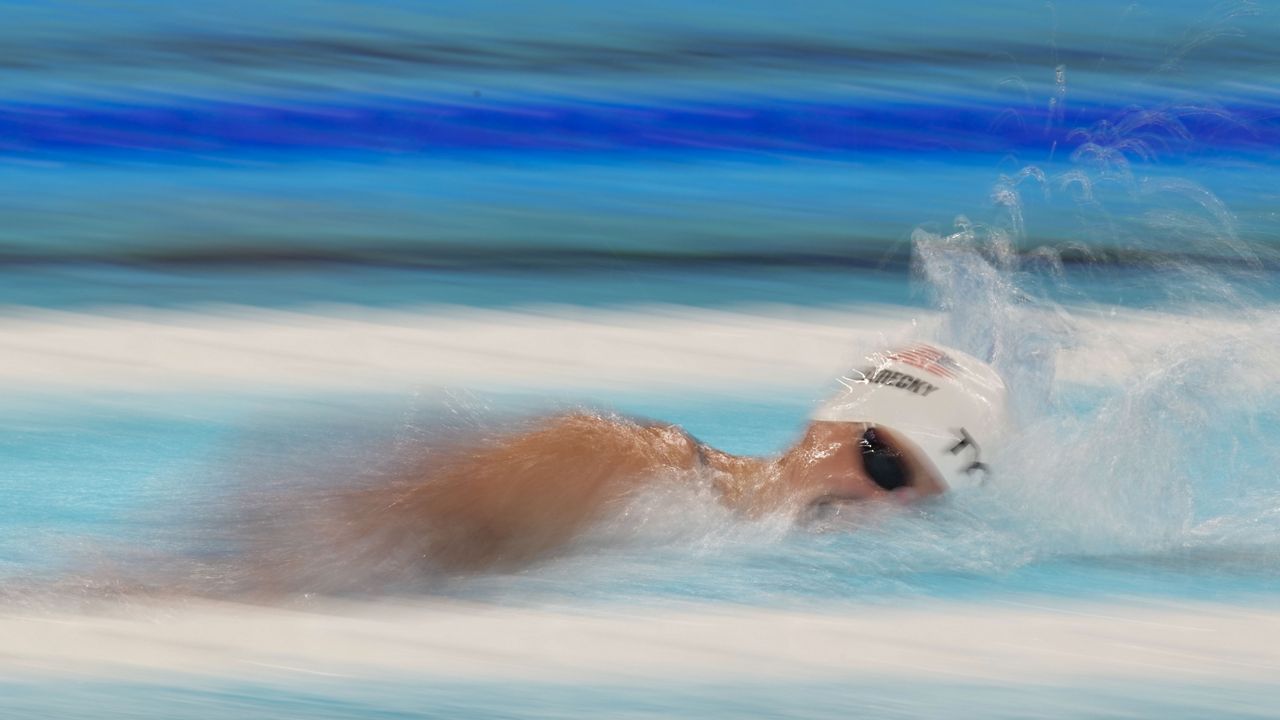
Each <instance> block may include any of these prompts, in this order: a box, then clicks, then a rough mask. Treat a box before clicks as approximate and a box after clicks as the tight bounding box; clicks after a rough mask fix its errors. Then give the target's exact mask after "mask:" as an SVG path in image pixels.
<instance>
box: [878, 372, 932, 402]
mask: <svg viewBox="0 0 1280 720" xmlns="http://www.w3.org/2000/svg"><path fill="white" fill-rule="evenodd" d="M862 377H863V378H865V379H866V381H867V382H871V383H875V384H877V385H888V386H889V387H896V388H902V389H903V390H907V391H909V392H912V393H915V394H916V395H919V396H921V397H928V396H929V393H931V392H933V391H934V390H937V389H938V386H937V385H934V384H933V383H930V382H926V381H924V380H921V379H920V378H918V377H915V376H914V375H908V374H906V373H904V372H898V371H897V370H874V369H873V368H867V369H866V370H864V371H863V372H862Z"/></svg>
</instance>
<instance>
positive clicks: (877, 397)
mask: <svg viewBox="0 0 1280 720" xmlns="http://www.w3.org/2000/svg"><path fill="white" fill-rule="evenodd" d="M839 384H840V387H839V389H838V391H837V392H836V393H835V395H834V396H833V397H831V398H830V399H829V400H828V401H827V402H825V403H823V404H822V405H820V406H819V407H818V409H817V410H816V411H815V412H814V413H813V414H812V416H811V421H810V422H809V424H808V426H807V427H806V428H805V430H804V433H803V434H802V436H801V437H800V439H799V441H797V442H796V443H795V444H794V445H793V446H792V447H791V448H790V449H788V450H787V451H786V452H784V453H783V454H782V455H781V456H778V457H774V458H757V457H741V456H735V455H731V454H729V453H726V452H722V451H720V450H717V449H715V448H712V447H709V446H707V445H704V444H703V443H700V442H699V441H697V440H696V439H695V438H693V437H692V436H690V435H689V434H688V433H687V432H685V431H684V430H682V429H681V428H679V427H676V426H674V425H665V424H657V423H649V422H640V421H635V420H630V419H625V418H620V417H609V416H601V415H593V414H586V413H577V414H570V415H564V416H559V417H554V418H551V419H546V420H543V421H541V422H540V423H539V424H538V425H536V426H534V427H532V428H530V429H527V430H524V431H521V432H516V433H512V434H509V435H506V436H504V437H499V438H496V439H491V440H487V441H484V442H478V443H474V444H469V445H464V446H460V447H455V448H452V449H451V450H448V451H447V452H445V453H444V456H443V457H441V456H440V455H433V456H432V457H431V458H429V460H430V462H429V463H428V462H427V461H426V460H425V459H424V461H423V463H422V464H421V465H420V466H419V467H416V468H414V469H411V470H410V471H409V472H408V476H407V477H406V478H403V479H402V482H401V483H400V484H398V485H397V487H396V489H395V490H394V491H391V492H388V491H387V490H386V489H385V488H384V489H383V490H382V491H375V492H374V493H373V495H372V496H367V497H366V498H365V500H366V501H365V502H362V503H358V504H356V505H353V506H352V508H351V513H349V514H347V516H346V517H345V522H346V525H347V527H348V528H349V529H355V530H357V531H358V532H361V534H362V535H367V536H368V537H377V538H379V540H378V543H379V544H384V545H385V547H382V548H381V550H382V551H385V552H386V553H392V552H396V553H403V552H406V550H407V551H408V552H411V553H413V555H414V556H416V557H421V558H424V559H425V560H426V561H427V562H430V563H432V564H434V565H435V566H437V567H440V568H443V569H445V570H449V571H472V570H504V569H514V568H518V567H521V566H524V565H527V564H528V563H530V562H532V561H536V560H538V559H540V558H544V557H547V556H549V555H551V554H553V553H554V552H555V551H556V550H557V549H559V548H562V547H563V546H564V545H565V544H566V543H567V542H568V541H570V540H571V539H573V538H574V537H575V536H577V535H578V534H579V533H581V532H582V531H583V530H585V529H586V528H587V527H589V526H590V525H591V524H592V523H593V522H596V521H598V520H600V519H601V518H603V517H606V516H608V514H609V513H611V512H613V511H616V510H617V509H618V508H620V507H621V506H622V505H623V504H624V503H625V502H626V501H627V500H628V498H630V497H631V496H633V494H634V493H635V492H636V491H638V490H640V489H642V488H645V487H650V486H652V485H654V484H655V483H660V482H704V483H707V484H709V486H710V487H712V488H714V491H715V495H716V496H717V497H718V499H719V501H720V502H722V503H723V504H724V505H726V506H728V507H730V508H732V509H733V510H735V511H737V512H739V513H741V514H742V515H744V516H748V517H759V516H762V515H765V514H768V513H776V512H785V513H791V514H794V515H795V516H797V517H801V516H803V515H804V514H805V513H807V512H812V511H814V510H815V509H821V508H826V507H831V506H833V505H854V506H856V505H858V504H862V503H877V502H880V503H883V502H889V503H908V502H912V501H916V500H919V499H922V498H926V497H930V496H935V495H939V494H941V493H943V492H945V491H947V490H948V489H952V488H956V487H960V486H962V485H972V484H975V483H978V482H981V480H982V479H983V478H984V476H985V475H986V473H987V472H988V471H989V470H988V468H987V465H986V463H985V460H986V459H987V455H988V454H989V451H990V450H991V449H992V447H993V446H994V444H995V441H996V438H997V437H998V434H999V432H1000V429H1001V426H1002V424H1003V422H1004V418H1005V387H1004V383H1003V382H1002V381H1001V379H1000V377H999V376H998V375H997V374H996V372H995V371H994V370H993V369H992V368H991V367H990V366H988V365H986V364H985V363H983V362H981V361H979V360H977V359H975V358H972V357H970V356H968V355H965V354H963V353H960V352H957V351H955V350H950V349H945V348H942V347H939V346H935V345H928V344H915V345H911V346H908V347H905V348H903V349H899V350H892V351H885V352H878V353H873V354H871V355H869V356H867V358H866V359H865V362H863V363H860V364H859V365H858V366H857V367H856V368H855V369H854V370H852V371H851V372H850V373H849V374H848V375H846V376H844V377H841V378H839ZM389 528H391V530H389ZM406 544H407V545H408V547H407V548H406Z"/></svg>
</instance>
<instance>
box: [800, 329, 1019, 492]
mask: <svg viewBox="0 0 1280 720" xmlns="http://www.w3.org/2000/svg"><path fill="white" fill-rule="evenodd" d="M839 382H840V384H841V385H842V386H843V388H842V389H841V390H840V391H839V392H838V393H836V395H835V396H834V397H832V398H831V399H829V400H828V401H827V402H825V403H823V404H822V405H821V406H819V408H818V409H817V410H816V411H815V412H814V413H813V416H812V418H813V419H814V420H825V421H830V422H865V423H870V424H873V425H879V426H883V427H886V428H888V429H890V430H893V431H895V432H896V433H897V434H898V435H900V436H903V437H905V438H906V439H907V440H909V441H910V442H912V443H914V444H915V445H916V447H917V448H919V449H920V451H921V452H922V453H923V454H924V455H925V457H926V458H927V459H928V461H929V462H931V463H932V464H933V466H934V468H935V469H936V470H937V471H938V476H939V477H940V478H941V479H942V480H943V481H945V482H946V483H947V485H948V486H949V487H951V488H959V487H968V486H973V485H977V484H979V483H980V482H981V481H982V480H983V479H984V477H985V475H986V473H987V472H988V471H987V467H986V465H985V464H984V463H983V460H984V458H985V457H986V456H985V455H984V453H989V452H990V450H991V449H992V448H993V447H994V446H995V444H996V442H998V440H999V439H1000V436H1001V434H1002V433H1003V431H1004V424H1005V418H1006V414H1007V413H1006V407H1005V396H1006V394H1007V392H1006V390H1005V386H1004V381H1003V380H1001V379H1000V376H999V375H997V374H996V371H995V370H994V369H992V367H991V366H990V365H987V364H986V363H984V362H982V361H981V360H978V359H977V358H974V357H970V356H969V355H966V354H964V353H962V352H958V351H956V350H951V349H948V348H943V347H940V346H937V345H928V344H924V343H917V344H915V345H910V346H908V347H905V348H903V349H900V350H889V351H883V352H877V353H872V354H870V355H868V356H867V358H866V364H865V365H863V366H861V367H859V368H856V369H854V370H853V371H851V372H850V373H849V375H848V376H846V377H841V378H840V379H839Z"/></svg>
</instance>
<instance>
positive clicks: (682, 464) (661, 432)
mask: <svg viewBox="0 0 1280 720" xmlns="http://www.w3.org/2000/svg"><path fill="white" fill-rule="evenodd" d="M544 429H545V431H546V432H549V433H551V434H552V435H555V436H558V437H557V440H556V442H567V443H569V444H571V445H574V446H578V447H584V448H585V447H590V448H593V449H595V450H597V451H599V452H606V453H612V454H614V455H615V456H616V457H617V459H619V460H622V459H624V458H631V459H633V460H635V461H636V462H647V463H657V464H661V465H665V466H670V467H676V468H681V469H692V468H695V467H697V466H699V465H700V464H701V463H702V459H703V453H704V450H703V445H702V443H700V442H699V441H698V439H697V438H695V437H694V436H693V435H691V434H690V433H689V432H688V431H687V430H685V429H684V428H682V427H680V426H679V425H676V424H673V423H667V422H659V421H653V420H647V419H643V418H631V417H626V416H622V415H614V414H602V413H591V412H585V411H579V412H571V413H565V414H561V415H557V416H553V417H552V418H549V419H548V420H547V422H546V424H545V425H544Z"/></svg>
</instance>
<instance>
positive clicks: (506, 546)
mask: <svg viewBox="0 0 1280 720" xmlns="http://www.w3.org/2000/svg"><path fill="white" fill-rule="evenodd" d="M697 454H698V448H697V443H696V442H695V441H693V440H692V439H691V438H689V437H688V436H687V435H685V434H684V433H682V432H680V431H679V430H678V429H675V428H670V427H663V426H644V425H638V424H635V423H632V422H629V421H625V420H615V419H610V418H601V417H597V416H592V415H585V414H579V415H569V416H564V417H559V418H554V419H552V420H550V421H546V422H545V423H544V424H543V425H542V426H540V427H537V428H535V429H532V430H529V431H526V432H523V433H519V434H516V435H512V436H508V437H506V438H503V439H500V440H497V441H494V442H491V443H488V444H485V445H482V446H478V447H475V448H471V449H469V450H466V451H463V452H460V453H456V454H454V456H453V459H451V460H449V461H447V462H445V463H444V464H443V465H442V466H440V467H437V468H435V469H434V470H432V471H430V472H429V473H428V476H427V477H423V478H422V482H421V484H420V485H419V486H418V487H416V488H414V489H413V490H411V491H410V492H408V493H407V494H405V495H404V496H403V497H402V498H401V499H400V500H399V501H398V503H397V505H398V508H397V509H398V511H399V512H400V513H402V514H403V513H407V514H408V516H409V517H410V521H411V522H418V523H421V524H422V526H423V531H424V533H425V534H426V535H425V536H426V538H427V543H428V546H427V548H426V551H425V552H424V554H430V555H431V556H432V558H431V559H432V560H434V561H435V562H437V563H439V564H441V565H443V566H445V567H449V568H454V569H467V568H485V567H513V566H519V565H521V564H524V563H527V562H529V561H531V560H534V559H537V558H539V557H542V556H545V555H547V554H550V553H551V552H553V551H554V550H556V549H557V548H559V547H561V546H563V545H564V544H565V543H567V542H568V541H569V540H571V539H572V538H573V537H574V536H575V535H577V534H578V533H580V532H581V531H582V530H584V529H585V528H586V527H587V526H588V525H590V523H592V522H593V521H595V520H597V519H599V518H600V517H602V516H603V515H604V514H605V513H606V512H607V511H608V510H609V509H610V508H611V507H612V506H614V505H615V504H616V503H618V502H619V501H621V500H622V499H623V498H624V497H625V496H626V495H627V494H628V493H629V492H630V491H631V490H633V489H634V488H635V487H636V486H637V484H640V483H642V482H644V481H645V480H647V479H650V478H652V477H654V476H655V475H656V474H658V473H660V472H662V471H663V470H665V469H672V468H674V469H692V468H693V467H695V465H696V464H697V462H698V460H697Z"/></svg>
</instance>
